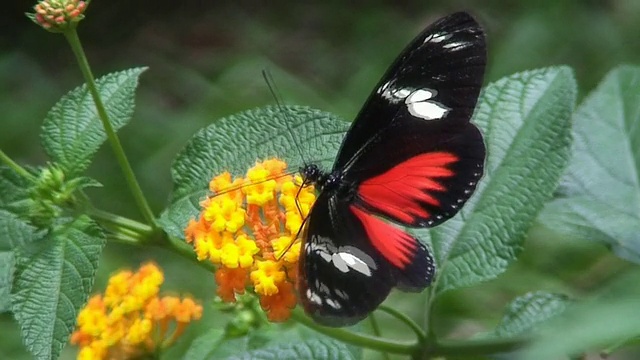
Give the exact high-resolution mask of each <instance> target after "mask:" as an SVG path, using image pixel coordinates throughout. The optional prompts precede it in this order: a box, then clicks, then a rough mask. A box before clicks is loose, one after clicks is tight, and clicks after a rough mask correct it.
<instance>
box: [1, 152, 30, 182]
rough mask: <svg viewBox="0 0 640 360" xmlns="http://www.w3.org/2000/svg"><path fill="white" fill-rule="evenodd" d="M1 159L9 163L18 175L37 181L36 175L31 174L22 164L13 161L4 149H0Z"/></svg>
mask: <svg viewBox="0 0 640 360" xmlns="http://www.w3.org/2000/svg"><path fill="white" fill-rule="evenodd" d="M0 160H1V161H2V162H3V163H4V164H5V165H7V166H8V167H10V168H11V169H13V171H15V172H16V173H18V175H20V176H22V177H24V178H26V179H28V180H29V181H36V180H37V179H36V177H35V176H34V175H33V174H31V173H30V172H28V171H27V170H25V169H24V168H23V167H22V166H20V165H18V163H16V162H15V161H13V160H12V159H11V158H10V157H9V156H8V155H7V154H5V153H4V151H2V150H0Z"/></svg>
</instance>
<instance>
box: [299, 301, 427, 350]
mask: <svg viewBox="0 0 640 360" xmlns="http://www.w3.org/2000/svg"><path fill="white" fill-rule="evenodd" d="M291 318H292V319H294V320H295V321H297V322H299V323H300V324H302V325H304V326H306V327H308V328H311V329H313V330H315V331H317V332H319V333H322V334H325V335H327V336H330V337H332V338H334V339H337V340H340V341H343V342H346V343H350V344H353V345H357V346H362V347H366V348H368V349H373V350H378V351H382V352H385V353H392V354H405V355H410V354H413V353H415V352H416V351H418V350H419V349H420V344H419V343H418V342H404V341H397V340H391V339H383V338H379V337H376V336H370V335H365V334H359V333H355V332H352V331H349V330H345V329H340V328H331V327H326V326H322V325H319V324H317V323H315V322H314V321H313V320H311V319H310V318H309V317H307V316H306V315H305V314H304V312H302V310H300V308H296V309H294V310H293V311H292V312H291Z"/></svg>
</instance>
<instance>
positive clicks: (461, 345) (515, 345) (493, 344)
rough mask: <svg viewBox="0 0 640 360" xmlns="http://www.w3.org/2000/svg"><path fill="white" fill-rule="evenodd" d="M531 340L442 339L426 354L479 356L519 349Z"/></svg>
mask: <svg viewBox="0 0 640 360" xmlns="http://www.w3.org/2000/svg"><path fill="white" fill-rule="evenodd" d="M529 340H530V339H528V338H524V337H514V338H506V339H499V338H487V339H473V340H440V341H438V342H436V343H435V344H431V346H430V347H429V349H428V350H427V352H426V354H428V355H429V356H432V357H434V356H443V357H467V356H468V357H477V356H481V355H490V354H497V353H502V352H509V351H514V350H518V349H521V348H522V347H523V346H524V345H526V344H527V342H528V341H529Z"/></svg>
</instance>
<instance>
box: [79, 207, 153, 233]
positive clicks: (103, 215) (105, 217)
mask: <svg viewBox="0 0 640 360" xmlns="http://www.w3.org/2000/svg"><path fill="white" fill-rule="evenodd" d="M84 211H85V212H86V213H87V215H89V216H91V217H92V218H94V219H96V220H98V221H101V222H106V223H109V224H112V225H115V226H118V227H121V228H124V229H128V230H131V231H133V232H136V233H139V234H141V235H143V236H149V235H150V234H151V233H152V232H153V228H151V227H150V226H148V225H146V224H143V223H140V222H138V221H135V220H131V219H128V218H125V217H122V216H119V215H116V214H112V213H110V212H107V211H103V210H100V209H96V208H94V207H87V208H85V209H84Z"/></svg>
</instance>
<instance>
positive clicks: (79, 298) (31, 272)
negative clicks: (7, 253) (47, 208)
mask: <svg viewBox="0 0 640 360" xmlns="http://www.w3.org/2000/svg"><path fill="white" fill-rule="evenodd" d="M104 244H105V237H104V234H103V233H102V231H101V230H100V228H99V227H98V226H97V225H96V224H95V223H94V222H93V221H92V220H91V219H89V218H88V217H86V216H82V217H79V218H77V219H65V220H64V221H62V220H61V221H60V223H58V224H56V225H55V226H54V228H53V229H52V230H51V231H50V233H49V234H47V236H46V237H45V238H43V239H41V240H40V241H38V242H37V243H34V244H32V246H30V247H28V248H19V249H16V252H15V255H16V271H15V274H14V282H13V289H12V296H11V303H12V309H13V312H14V314H15V317H16V320H17V321H18V323H19V324H20V327H21V329H22V336H23V340H24V343H25V345H26V347H27V349H28V350H29V351H30V352H31V353H32V354H33V355H34V356H35V357H36V358H37V359H56V358H57V357H58V355H59V354H60V350H61V349H62V348H63V346H64V345H65V344H66V343H67V340H68V338H69V335H70V334H71V332H72V331H73V328H74V326H75V323H76V316H77V314H78V311H79V310H80V308H81V307H82V306H83V305H84V304H85V303H86V301H87V298H88V296H89V292H90V291H91V287H92V286H93V280H94V275H95V272H96V269H97V266H98V258H99V256H100V253H101V252H102V248H103V247H104Z"/></svg>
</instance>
